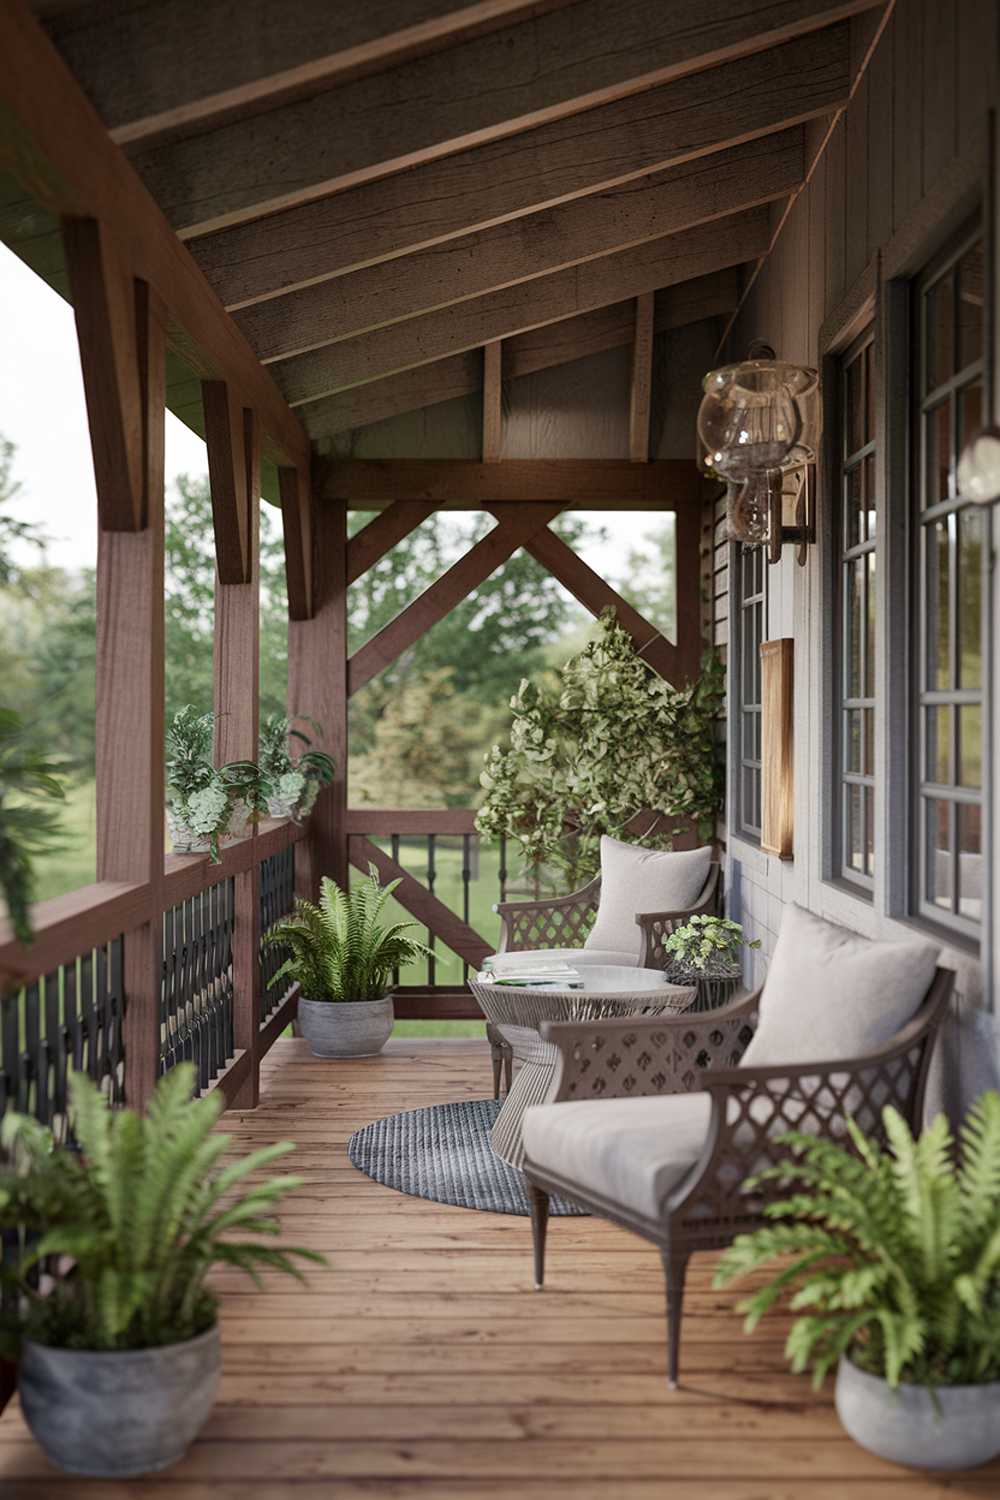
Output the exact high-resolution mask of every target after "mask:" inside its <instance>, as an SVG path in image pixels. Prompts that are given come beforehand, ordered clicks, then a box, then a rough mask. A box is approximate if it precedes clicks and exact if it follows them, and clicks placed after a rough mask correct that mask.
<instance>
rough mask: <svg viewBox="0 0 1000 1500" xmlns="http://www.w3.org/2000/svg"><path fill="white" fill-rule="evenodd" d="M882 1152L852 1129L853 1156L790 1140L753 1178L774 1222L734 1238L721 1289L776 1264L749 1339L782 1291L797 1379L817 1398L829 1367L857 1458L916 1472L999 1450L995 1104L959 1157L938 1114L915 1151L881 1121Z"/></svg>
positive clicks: (999, 1225)
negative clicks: (766, 1183)
mask: <svg viewBox="0 0 1000 1500" xmlns="http://www.w3.org/2000/svg"><path fill="white" fill-rule="evenodd" d="M882 1119H883V1122H884V1125H885V1134H886V1138H887V1141H888V1147H889V1149H888V1150H881V1149H879V1148H878V1147H876V1146H875V1145H873V1143H872V1142H871V1141H869V1140H868V1139H866V1137H865V1136H864V1135H863V1134H862V1132H861V1131H860V1130H859V1129H858V1127H857V1125H856V1124H855V1123H854V1121H853V1120H851V1119H848V1120H847V1122H846V1124H847V1130H848V1131H849V1132H850V1143H851V1146H852V1147H853V1149H848V1147H847V1145H846V1143H845V1145H843V1146H841V1145H838V1144H837V1143H836V1142H833V1141H830V1140H829V1139H822V1138H820V1137H816V1136H810V1135H802V1134H798V1133H794V1132H793V1133H790V1134H789V1135H787V1136H785V1137H784V1141H785V1143H787V1144H788V1146H789V1148H790V1150H791V1153H792V1154H791V1155H790V1156H789V1158H788V1159H787V1160H786V1161H783V1162H781V1163H779V1164H777V1165H775V1166H773V1167H769V1168H767V1170H766V1171H764V1172H762V1173H761V1174H760V1177H761V1179H763V1178H769V1179H772V1180H774V1181H777V1182H779V1183H781V1184H782V1185H783V1186H786V1187H787V1188H788V1195H787V1196H786V1197H783V1198H780V1199H778V1200H777V1201H774V1202H772V1203H770V1204H768V1206H767V1208H766V1209H765V1213H766V1214H767V1215H768V1217H769V1218H770V1219H773V1220H774V1221H775V1222H774V1223H773V1224H770V1225H767V1226H765V1227H764V1228H762V1229H758V1230H756V1231H755V1232H754V1233H753V1234H748V1235H741V1236H739V1237H738V1238H737V1239H736V1240H735V1241H734V1243H733V1245H732V1246H731V1247H730V1248H729V1250H727V1251H726V1253H725V1255H724V1256H723V1257H722V1260H721V1261H720V1263H719V1266H718V1269H717V1273H716V1285H717V1286H723V1285H726V1284H727V1283H728V1282H730V1281H732V1280H734V1279H735V1278H736V1277H738V1276H743V1275H745V1274H747V1273H749V1272H757V1271H759V1270H760V1269H761V1268H763V1267H765V1266H769V1265H770V1264H771V1262H772V1261H776V1260H777V1261H779V1262H780V1267H779V1268H778V1269H777V1270H776V1271H775V1273H774V1275H773V1276H772V1278H771V1279H770V1280H769V1281H768V1282H767V1283H766V1284H765V1285H763V1286H762V1287H760V1289H759V1290H757V1291H755V1292H754V1293H753V1295H752V1296H750V1297H748V1298H747V1299H746V1300H745V1301H744V1302H743V1303H742V1304H741V1308H742V1310H743V1311H745V1312H746V1315H747V1317H746V1327H747V1331H748V1332H749V1331H751V1330H752V1329H753V1328H755V1327H756V1325H757V1323H758V1322H759V1321H760V1319H761V1318H762V1317H763V1315H764V1314H765V1313H766V1312H767V1311H768V1310H769V1309H770V1308H771V1307H773V1306H774V1305H775V1304H776V1303H778V1302H780V1301H781V1300H782V1299H783V1298H784V1297H785V1296H786V1295H788V1296H789V1297H790V1305H791V1308H792V1310H793V1311H795V1312H797V1313H799V1314H800V1316H799V1317H798V1319H797V1320H796V1322H795V1323H794V1324H793V1326H792V1330H791V1332H790V1333H789V1335H788V1342H787V1345H786V1351H785V1352H786V1354H787V1356H788V1359H789V1360H790V1362H791V1366H792V1369H793V1370H795V1371H797V1372H799V1371H803V1370H805V1369H806V1368H807V1367H808V1366H810V1365H811V1366H812V1369H813V1382H814V1384H815V1385H816V1386H817V1387H818V1386H819V1385H821V1384H822V1382H823V1379H824V1378H825V1376H826V1374H827V1372H828V1371H829V1370H830V1369H832V1368H833V1367H834V1366H835V1365H836V1367H837V1385H836V1397H835V1399H836V1406H837V1415H838V1416H839V1417H840V1420H841V1422H842V1424H843V1426H844V1427H845V1428H846V1430H847V1432H848V1433H849V1434H850V1436H851V1437H852V1438H854V1440H855V1442H857V1443H860V1444H861V1446H862V1447H863V1448H867V1449H869V1450H870V1451H871V1452H872V1453H877V1454H878V1455H879V1456H880V1457H882V1458H887V1459H889V1460H890V1461H892V1462H894V1463H900V1464H908V1465H911V1466H913V1467H915V1468H928V1469H953V1468H967V1467H970V1466H971V1465H973V1464H981V1463H985V1462H986V1461H987V1460H988V1459H990V1458H993V1457H995V1456H996V1455H997V1454H1000V1420H998V1413H1000V1094H997V1093H986V1094H982V1095H981V1096H980V1097H979V1099H978V1100H977V1101H976V1103H975V1104H974V1105H973V1107H972V1108H971V1110H970V1111H969V1113H968V1115H967V1116H966V1119H965V1121H964V1124H963V1126H962V1130H961V1134H960V1140H959V1145H958V1148H957V1149H956V1145H955V1142H954V1140H953V1138H952V1135H951V1130H950V1128H949V1125H948V1122H947V1120H946V1119H945V1117H944V1115H938V1117H937V1118H936V1119H935V1120H934V1122H933V1123H932V1124H931V1125H930V1126H929V1127H928V1128H927V1129H926V1130H925V1131H924V1133H923V1135H921V1136H920V1137H919V1139H917V1140H914V1139H913V1137H912V1136H911V1134H910V1131H909V1129H908V1128H907V1125H906V1122H905V1121H904V1120H903V1118H902V1116H901V1115H900V1114H899V1113H898V1112H897V1111H896V1110H894V1109H893V1108H892V1107H891V1106H888V1107H887V1108H886V1109H885V1110H884V1111H883V1114H882Z"/></svg>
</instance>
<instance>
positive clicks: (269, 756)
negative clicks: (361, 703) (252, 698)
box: [259, 714, 334, 822]
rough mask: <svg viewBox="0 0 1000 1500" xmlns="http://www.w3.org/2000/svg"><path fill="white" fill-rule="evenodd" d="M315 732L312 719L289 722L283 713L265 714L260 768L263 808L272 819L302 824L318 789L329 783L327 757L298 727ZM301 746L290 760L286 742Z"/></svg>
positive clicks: (330, 767)
mask: <svg viewBox="0 0 1000 1500" xmlns="http://www.w3.org/2000/svg"><path fill="white" fill-rule="evenodd" d="M300 723H305V724H309V726H310V727H311V728H312V729H313V730H315V731H316V732H317V733H319V725H318V724H316V723H315V721H314V720H312V719H304V718H303V719H297V720H294V721H293V720H291V719H289V718H287V717H286V716H285V715H284V714H268V716H267V718H266V719H265V720H264V723H263V724H262V726H261V731H260V750H259V760H260V768H261V771H262V772H263V774H264V776H265V777H266V778H267V781H268V783H269V787H270V790H269V793H268V800H267V808H268V812H269V813H270V815H271V817H272V818H293V819H294V820H295V821H296V822H302V821H303V819H305V818H307V817H308V816H309V814H310V813H311V812H312V810H313V805H314V804H315V801H316V798H317V796H318V795H319V789H320V787H321V786H326V785H328V784H329V783H330V782H331V781H332V780H333V775H334V764H333V761H332V760H331V759H330V757H329V755H327V754H325V752H324V751H322V750H314V749H313V748H312V740H311V739H310V737H309V735H307V734H306V733H305V731H304V730H303V729H300V728H298V727H297V725H298V724H300ZM291 740H297V741H298V742H299V744H300V745H301V746H302V749H301V750H300V751H299V754H298V756H297V757H296V758H295V759H294V760H293V758H292V754H291V750H290V748H289V742H290V741H291Z"/></svg>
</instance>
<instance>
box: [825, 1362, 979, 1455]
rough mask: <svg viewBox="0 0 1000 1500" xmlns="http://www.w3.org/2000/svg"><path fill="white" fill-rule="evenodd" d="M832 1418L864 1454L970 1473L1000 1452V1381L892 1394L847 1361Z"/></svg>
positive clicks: (842, 1367) (902, 1387) (841, 1367)
mask: <svg viewBox="0 0 1000 1500" xmlns="http://www.w3.org/2000/svg"><path fill="white" fill-rule="evenodd" d="M835 1401H836V1406H837V1416H838V1417H839V1418H840V1420H841V1423H842V1424H843V1427H844V1430H845V1431H846V1432H847V1433H848V1434H849V1436H851V1437H852V1438H853V1439H854V1441H855V1442H856V1443H860V1445H861V1447H862V1448H867V1449H868V1451H869V1453H876V1454H878V1456H879V1458H887V1459H888V1460H889V1461H890V1463H895V1464H906V1465H907V1466H908V1467H909V1468H913V1469H971V1468H973V1467H974V1466H975V1465H976V1464H984V1463H987V1462H988V1461H989V1460H990V1459H991V1458H995V1457H996V1456H997V1454H998V1453H1000V1381H993V1382H992V1383H987V1384H985V1385H941V1386H938V1387H937V1388H936V1390H935V1391H933V1392H932V1391H930V1390H928V1389H927V1387H926V1386H922V1385H900V1386H898V1387H897V1388H896V1389H895V1390H893V1388H892V1386H891V1385H889V1383H888V1382H887V1381H885V1380H881V1379H880V1378H879V1377H878V1376H877V1375H869V1374H868V1372H867V1371H866V1370H859V1369H858V1367H857V1365H855V1364H852V1363H851V1361H850V1360H849V1359H841V1361H840V1364H839V1365H838V1367H837V1388H836V1393H835Z"/></svg>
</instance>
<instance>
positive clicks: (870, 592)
mask: <svg viewBox="0 0 1000 1500" xmlns="http://www.w3.org/2000/svg"><path fill="white" fill-rule="evenodd" d="M865 562H866V563H867V565H868V580H867V589H866V592H865V606H866V607H865V694H864V695H865V697H866V698H874V696H875V554H874V552H869V553H868V556H867V557H866V559H865Z"/></svg>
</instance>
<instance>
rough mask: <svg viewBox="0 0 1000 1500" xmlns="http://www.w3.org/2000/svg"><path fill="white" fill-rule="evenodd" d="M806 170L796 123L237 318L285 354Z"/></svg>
mask: <svg viewBox="0 0 1000 1500" xmlns="http://www.w3.org/2000/svg"><path fill="white" fill-rule="evenodd" d="M805 169H806V161H805V140H804V131H803V127H802V126H801V125H797V126H794V127H793V128H792V129H791V130H782V131H778V132H776V133H775V134H773V135H767V136H763V137H759V138H757V139H755V140H752V141H747V142H745V143H744V144H743V145H741V146H734V147H733V148H732V149H731V150H728V151H720V152H717V153H716V154H714V155H712V156H706V157H699V158H697V159H696V160H694V161H687V162H682V163H681V164H680V165H679V166H676V167H668V168H667V170H666V171H665V172H654V173H652V174H650V175H649V176H648V177H639V178H635V179H633V180H632V181H630V182H628V183H625V184H624V185H622V186H621V187H617V188H612V189H610V190H609V191H608V192H606V193H598V194H593V195H588V196H587V197H585V198H575V199H573V200H572V201H571V202H569V203H563V204H559V205H557V206H556V207H555V208H550V209H547V210H546V211H545V212H544V213H541V214H530V215H527V216H526V217H522V218H518V219H511V220H508V221H507V222H506V223H504V224H499V225H496V226H494V227H493V228H492V229H484V230H480V231H478V232H477V233H476V234H471V235H464V236H462V237H461V238H458V239H453V240H448V241H446V242H445V243H444V244H443V245H435V246H433V247H431V248H430V249H427V250H420V251H417V252H415V253H414V254H412V255H403V256H398V257H396V258H395V259H394V260H389V261H383V262H380V263H379V264H378V265H374V266H366V267H365V268H364V269H362V270H360V271H352V272H349V273H348V274H347V275H345V276H338V277H335V278H334V279H333V280H330V281H321V282H317V283H316V284H315V285H313V286H310V287H304V288H303V289H302V290H301V291H297V292H291V293H289V295H288V296H285V297H274V298H271V299H269V300H268V301H267V302H257V303H255V304H254V305H253V306H252V307H248V308H244V309H243V310H241V311H239V312H236V313H234V314H233V316H234V317H235V319H236V322H237V323H238V324H239V326H240V327H241V328H242V330H243V332H244V333H245V334H246V336H247V339H248V340H249V342H250V343H251V344H252V346H253V348H254V349H255V350H256V351H257V356H258V358H259V359H261V360H263V361H264V362H265V363H267V362H270V361H274V360H277V359H287V358H289V357H291V356H294V355H296V354H301V353H306V352H308V351H309V350H312V349H318V348H321V347H322V346H323V345H324V344H330V343H334V342H336V341H337V340H338V339H344V338H350V337H352V336H353V335H355V334H359V333H364V332H366V331H367V330H368V329H370V328H382V327H385V326H386V325H387V324H389V323H393V322H399V321H400V320H402V319H404V318H410V317H414V316H416V315H419V314H420V313H423V312H431V311H434V310H435V309H436V308H439V307H446V306H448V305H449V304H451V303H453V302H458V301H461V300H463V299H465V298H468V297H478V296H482V295H483V294H484V293H487V292H492V291H497V290H499V289H500V288H502V287H506V286H512V285H514V284H515V283H517V282H519V281H528V280H530V279H532V278H533V277H536V276H544V275H548V274H549V273H550V272H552V271H558V270H561V269H562V268H563V267H564V266H572V265H577V264H579V263H580V262H583V261H587V260H594V259H596V258H597V257H598V256H601V255H608V254H613V253H615V252H616V251H619V250H627V249H630V248H631V247H632V246H633V245H639V244H643V243H645V242H646V241H648V240H652V239H658V238H660V237H661V236H662V235H664V234H676V233H677V232H678V231H680V230H682V229H688V228H690V227H692V226H693V225H695V224H701V223H705V222H707V221H708V220H711V219H716V218H721V217H723V216H724V215H726V214H730V213H734V212H736V211H737V210H739V209H742V208H752V207H754V206H756V205H757V204H759V203H769V202H773V201H774V200H775V199H776V198H784V197H787V196H788V194H790V193H792V192H794V191H795V190H796V189H797V188H798V187H799V186H800V185H801V183H802V182H803V181H804V179H805Z"/></svg>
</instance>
